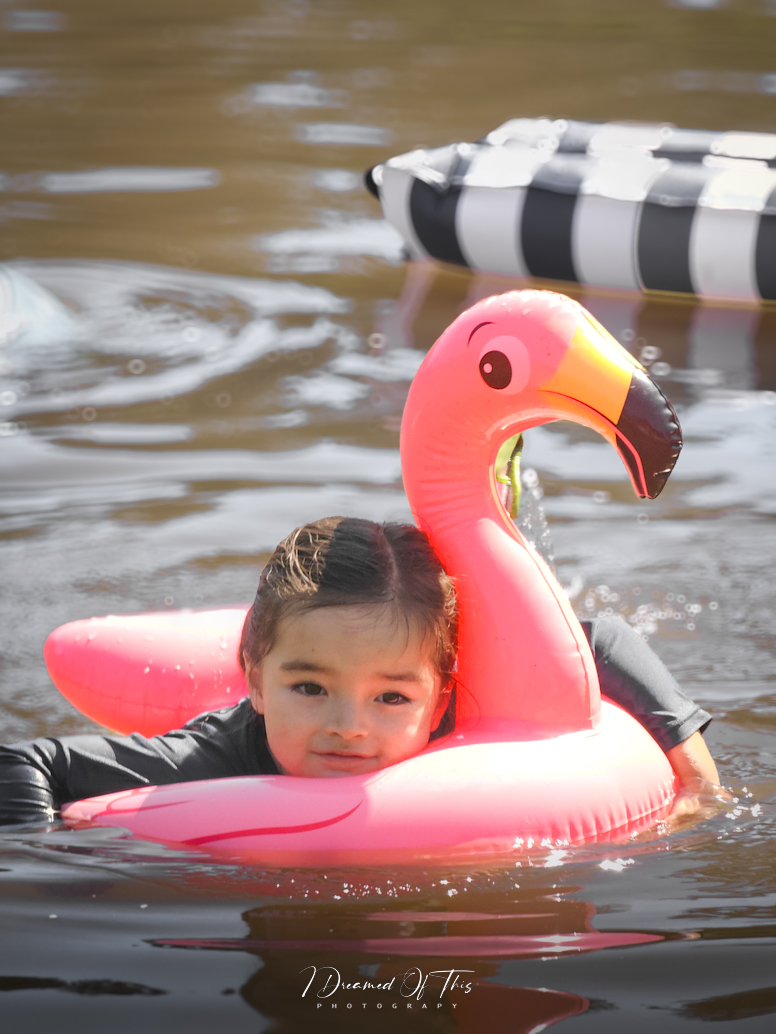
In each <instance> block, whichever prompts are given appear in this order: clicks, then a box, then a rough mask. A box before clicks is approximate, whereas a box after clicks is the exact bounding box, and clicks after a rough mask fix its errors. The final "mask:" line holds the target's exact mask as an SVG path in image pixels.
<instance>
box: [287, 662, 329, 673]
mask: <svg viewBox="0 0 776 1034" xmlns="http://www.w3.org/2000/svg"><path fill="white" fill-rule="evenodd" d="M280 670H281V671H315V672H318V673H319V674H321V675H325V674H328V673H329V672H331V668H327V667H326V666H325V665H323V664H313V662H312V661H285V662H284V663H283V664H281V665H280Z"/></svg>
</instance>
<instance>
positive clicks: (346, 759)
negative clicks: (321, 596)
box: [246, 606, 448, 776]
mask: <svg viewBox="0 0 776 1034" xmlns="http://www.w3.org/2000/svg"><path fill="white" fill-rule="evenodd" d="M246 661H247V658H246ZM247 675H248V681H249V684H250V686H251V696H252V700H253V704H254V707H255V708H256V710H257V711H259V712H260V713H261V714H263V715H264V721H265V725H266V729H267V741H268V743H269V748H270V750H271V751H272V754H273V755H274V757H275V760H276V761H277V762H278V765H279V766H280V768H281V770H282V771H283V772H285V773H286V774H287V775H294V776H345V775H357V774H362V773H364V772H374V771H376V770H377V769H380V768H385V766H386V765H393V764H395V763H396V762H397V761H403V760H404V759H405V758H408V757H411V756H412V755H413V754H417V752H418V751H419V750H422V748H423V747H425V746H426V744H427V743H428V738H429V735H430V734H431V731H432V730H433V729H434V728H436V725H437V724H438V722H439V720H440V718H441V717H442V714H443V713H444V710H445V707H446V705H447V701H448V695H447V694H446V693H443V692H442V687H441V679H440V677H439V675H438V674H437V672H436V671H435V669H434V665H433V662H432V657H431V648H430V646H429V645H428V643H427V642H425V641H424V640H423V638H422V637H421V636H420V635H419V634H418V633H417V632H413V631H412V630H411V631H410V633H409V634H408V633H407V629H406V627H405V626H404V624H403V623H400V622H397V621H396V620H395V617H394V615H393V614H392V613H391V612H389V611H387V610H386V609H383V608H376V607H365V606H348V607H326V608H320V609H317V610H309V611H307V612H305V613H302V614H298V615H296V616H289V617H287V618H285V619H284V620H283V621H282V622H281V624H280V628H279V630H278V637H277V641H276V643H275V645H274V647H273V648H272V649H271V650H270V652H269V653H268V654H267V655H266V656H265V657H264V659H263V660H262V661H261V662H260V663H259V664H257V665H247Z"/></svg>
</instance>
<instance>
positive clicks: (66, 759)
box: [0, 698, 278, 826]
mask: <svg viewBox="0 0 776 1034" xmlns="http://www.w3.org/2000/svg"><path fill="white" fill-rule="evenodd" d="M277 771H278V770H277V767H276V765H275V762H274V759H273V757H272V755H271V754H270V752H269V748H268V746H267V739H266V735H265V733H264V721H263V719H262V718H261V716H260V715H258V714H256V712H255V711H254V710H253V708H252V707H251V704H250V701H249V700H248V699H247V698H246V699H245V700H242V701H241V702H240V703H239V704H237V705H235V706H234V707H229V708H224V709H223V710H221V711H211V712H209V713H207V714H204V715H200V716H199V717H198V718H195V719H194V720H193V721H191V722H189V723H188V725H185V726H184V727H183V728H182V729H176V730H174V731H173V732H168V733H165V734H164V735H163V736H152V737H150V738H149V739H147V738H146V737H145V736H141V735H139V733H133V734H132V735H131V736H99V735H86V736H63V737H62V738H61V739H39V740H33V741H32V742H30V743H17V744H14V745H12V746H10V747H0V826H3V825H9V824H11V823H17V822H36V821H43V822H45V821H49V822H50V821H52V820H53V818H54V813H55V812H56V811H58V809H59V808H60V807H61V806H62V805H63V804H65V803H67V802H68V801H75V800H79V799H80V798H82V797H94V796H97V795H98V794H103V793H114V792H115V791H117V790H129V789H131V788H132V787H135V786H153V785H163V784H165V783H185V782H191V781H192V780H194V779H221V778H224V777H225V776H236V775H270V774H275V773H277Z"/></svg>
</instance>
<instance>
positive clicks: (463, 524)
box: [402, 428, 600, 737]
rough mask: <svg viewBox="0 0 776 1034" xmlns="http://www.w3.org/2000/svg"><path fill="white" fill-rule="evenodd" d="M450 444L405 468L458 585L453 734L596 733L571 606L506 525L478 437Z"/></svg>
mask: <svg viewBox="0 0 776 1034" xmlns="http://www.w3.org/2000/svg"><path fill="white" fill-rule="evenodd" d="M458 430H459V431H460V428H459V429H458ZM505 430H507V429H504V428H500V429H494V433H493V434H492V435H491V436H490V438H491V443H494V444H496V443H498V444H500V442H501V441H503V440H504V438H505V437H507V435H506V434H505V433H504V432H505ZM508 430H510V431H511V432H512V433H514V432H515V430H516V429H515V428H510V429H508ZM518 430H522V428H519V429H518ZM448 441H454V442H455V444H454V445H453V446H450V445H445V444H444V443H445V438H444V436H442V437H441V439H440V436H438V435H435V438H434V446H433V448H432V447H426V448H423V447H421V448H417V447H416V448H413V449H412V450H407V455H405V454H404V450H403V456H402V465H403V468H404V474H405V485H406V487H407V493H408V496H409V497H410V505H411V506H412V509H413V512H414V514H415V517H416V520H417V521H418V524H419V526H420V527H421V528H423V530H424V531H426V532H427V534H428V535H429V538H430V539H431V542H432V544H433V546H434V548H435V550H436V552H437V554H438V556H439V558H440V560H441V561H442V563H443V564H444V566H445V568H446V570H448V571H449V572H450V573H451V574H452V575H453V577H454V578H455V582H456V588H457V592H458V601H459V652H458V670H457V682H458V687H459V688H458V694H457V713H456V722H457V725H461V724H469V725H471V724H472V723H477V722H480V723H486V724H487V723H493V722H496V723H498V722H503V721H504V720H505V719H508V720H510V721H511V722H512V723H514V722H517V723H518V724H519V725H520V727H521V729H522V733H523V735H525V736H533V737H543V736H554V735H559V734H562V733H567V732H574V731H580V730H583V729H591V728H593V727H594V725H595V724H596V721H597V717H598V712H599V710H600V694H599V689H598V680H597V676H596V671H595V665H594V662H593V658H592V655H591V653H590V649H589V646H588V644H587V640H586V639H585V635H584V633H583V631H582V629H581V626H580V625H579V622H578V621H577V619H576V617H575V615H574V613H573V611H572V609H571V607H570V604H569V602H568V599H567V598H566V596H565V594H564V593H563V590H562V589H561V588H560V586H559V585H558V583H557V581H556V580H555V578H554V577H553V575H552V573H551V571H550V570H549V568H548V567H547V565H546V564H545V563H544V562H543V561H542V559H541V558H540V557H539V556H538V554H537V553H536V552H535V550H534V549H533V548H532V547H531V546H529V545H528V543H527V542H526V541H525V539H524V538H523V536H522V535H521V534H520V532H519V531H518V530H517V529H516V528H515V527H514V525H513V524H512V522H511V521H510V520H509V518H508V517H507V514H506V512H505V510H504V507H503V505H502V503H501V501H500V499H499V498H498V495H497V490H496V483H495V479H494V478H493V475H492V471H491V469H490V465H489V464H488V463H483V459H484V457H487V456H488V450H487V448H485V449H484V448H483V444H482V429H481V428H480V429H479V434H478V435H476V436H474V435H472V436H466V435H461V434H460V433H459V434H456V435H455V439H452V437H451V438H450V439H448ZM453 453H454V455H453ZM495 454H496V448H495V447H494V448H491V449H490V456H491V457H492V458H493V459H495ZM451 472H452V476H451Z"/></svg>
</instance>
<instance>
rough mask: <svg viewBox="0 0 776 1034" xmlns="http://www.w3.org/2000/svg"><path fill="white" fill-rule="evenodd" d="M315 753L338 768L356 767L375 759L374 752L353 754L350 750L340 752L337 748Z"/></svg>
mask: <svg viewBox="0 0 776 1034" xmlns="http://www.w3.org/2000/svg"><path fill="white" fill-rule="evenodd" d="M315 753H316V754H317V756H318V757H319V758H322V759H323V760H324V761H325V762H327V763H328V764H330V765H333V766H334V767H338V768H339V767H343V768H354V767H357V766H358V765H359V764H361V763H363V762H364V761H371V760H372V759H373V755H372V754H352V753H350V752H340V751H335V750H331V751H316V752H315Z"/></svg>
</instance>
